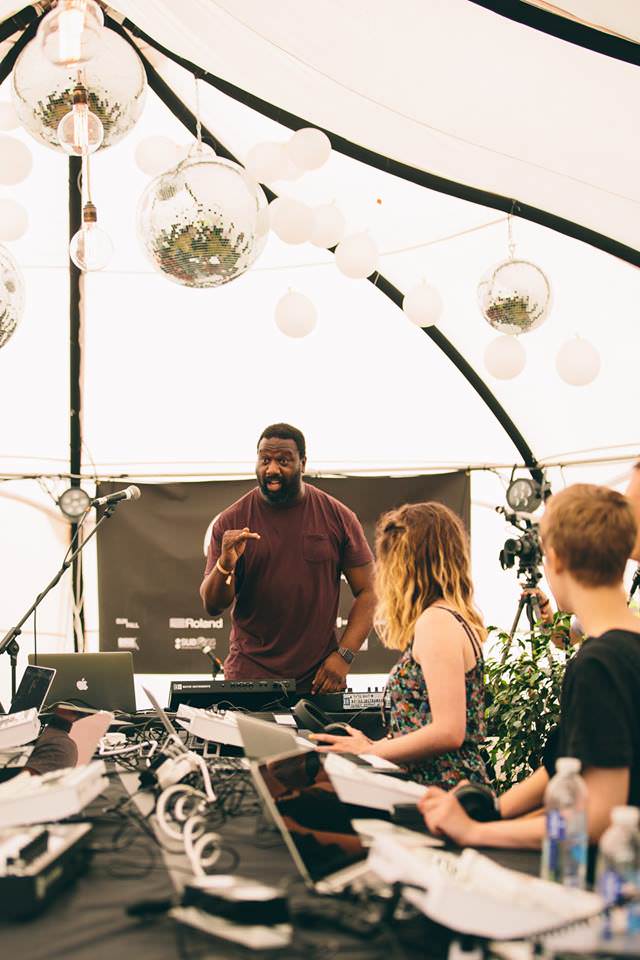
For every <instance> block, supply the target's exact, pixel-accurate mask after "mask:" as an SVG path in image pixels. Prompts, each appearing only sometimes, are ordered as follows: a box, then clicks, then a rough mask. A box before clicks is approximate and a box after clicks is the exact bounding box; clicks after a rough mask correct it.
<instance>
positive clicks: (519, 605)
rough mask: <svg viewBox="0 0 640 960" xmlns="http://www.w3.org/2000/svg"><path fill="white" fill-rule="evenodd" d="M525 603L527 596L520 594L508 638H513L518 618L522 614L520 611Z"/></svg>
mask: <svg viewBox="0 0 640 960" xmlns="http://www.w3.org/2000/svg"><path fill="white" fill-rule="evenodd" d="M526 603H527V598H526V597H523V596H521V597H520V600H519V601H518V609H517V611H516V615H515V618H514V620H513V624H512V625H511V630H510V631H509V639H510V640H513V637H514V634H515V632H516V630H517V629H518V622H519V620H520V617H521V616H522V611H523V610H524V608H525V605H526Z"/></svg>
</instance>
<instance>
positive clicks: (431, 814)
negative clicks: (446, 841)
mask: <svg viewBox="0 0 640 960" xmlns="http://www.w3.org/2000/svg"><path fill="white" fill-rule="evenodd" d="M418 809H419V810H420V812H421V813H422V816H423V817H424V822H425V823H426V825H427V828H428V829H429V832H430V833H433V834H434V836H436V837H441V836H445V837H449V838H450V839H451V840H455V842H456V843H457V844H459V845H460V846H461V847H464V846H471V845H473V844H474V842H476V843H477V840H475V839H474V838H475V834H476V832H477V827H478V824H477V823H476V821H475V820H472V819H471V817H468V816H467V814H466V813H465V811H464V810H463V808H462V807H461V805H460V803H459V802H458V800H457V799H456V796H455V793H454V792H453V791H450V792H447V791H446V790H441V789H440V787H429V788H428V789H427V792H426V793H425V795H424V797H423V798H422V800H420V801H419V802H418Z"/></svg>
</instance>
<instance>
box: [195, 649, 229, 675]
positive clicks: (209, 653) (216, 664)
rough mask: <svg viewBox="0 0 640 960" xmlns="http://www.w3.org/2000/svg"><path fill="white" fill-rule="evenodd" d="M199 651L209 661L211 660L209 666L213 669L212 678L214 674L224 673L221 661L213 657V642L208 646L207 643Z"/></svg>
mask: <svg viewBox="0 0 640 960" xmlns="http://www.w3.org/2000/svg"><path fill="white" fill-rule="evenodd" d="M200 649H201V650H202V652H203V653H204V655H205V657H208V658H209V660H211V666H212V667H213V675H214V677H215V675H216V673H224V665H223V663H222V661H221V660H218V658H217V657H216V656H215V654H214V652H213V651H214V649H215V640H214V641H212V642H211V643H210V644H209V643H207V644H205V646H204V647H200Z"/></svg>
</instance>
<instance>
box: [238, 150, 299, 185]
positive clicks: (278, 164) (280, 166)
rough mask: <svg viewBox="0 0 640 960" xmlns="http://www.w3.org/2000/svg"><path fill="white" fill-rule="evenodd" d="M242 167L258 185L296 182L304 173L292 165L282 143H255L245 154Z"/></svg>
mask: <svg viewBox="0 0 640 960" xmlns="http://www.w3.org/2000/svg"><path fill="white" fill-rule="evenodd" d="M244 165H245V169H246V171H247V173H248V174H249V176H251V177H253V178H254V180H257V181H258V183H273V182H274V181H276V180H297V179H298V177H301V176H302V174H303V172H304V171H303V170H301V169H300V168H299V167H297V166H296V165H295V164H294V162H293V160H292V158H291V157H290V155H289V154H288V153H287V150H286V149H285V145H284V143H272V142H267V143H257V144H256V145H255V146H253V147H251V149H250V150H249V152H248V153H247V157H246V160H245V164H244Z"/></svg>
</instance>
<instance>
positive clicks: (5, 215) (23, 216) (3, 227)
mask: <svg viewBox="0 0 640 960" xmlns="http://www.w3.org/2000/svg"><path fill="white" fill-rule="evenodd" d="M28 226H29V215H28V214H27V211H26V209H25V207H23V206H22V204H21V203H18V202H17V201H16V200H12V199H11V197H2V198H0V242H2V243H4V242H5V240H19V239H20V237H23V236H24V235H25V233H26V232H27V227H28Z"/></svg>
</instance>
